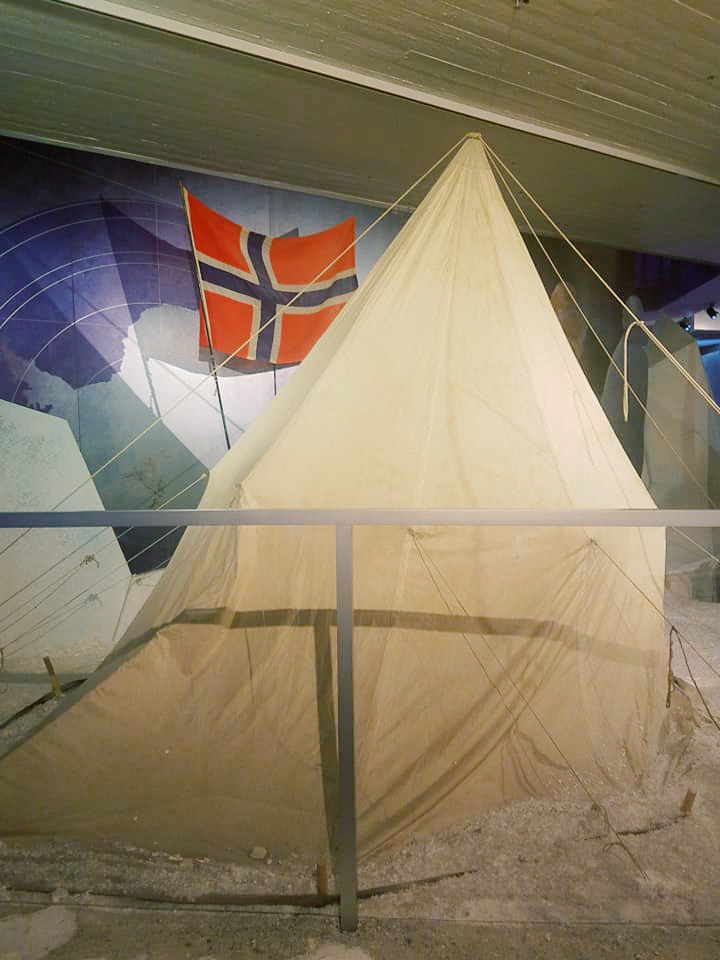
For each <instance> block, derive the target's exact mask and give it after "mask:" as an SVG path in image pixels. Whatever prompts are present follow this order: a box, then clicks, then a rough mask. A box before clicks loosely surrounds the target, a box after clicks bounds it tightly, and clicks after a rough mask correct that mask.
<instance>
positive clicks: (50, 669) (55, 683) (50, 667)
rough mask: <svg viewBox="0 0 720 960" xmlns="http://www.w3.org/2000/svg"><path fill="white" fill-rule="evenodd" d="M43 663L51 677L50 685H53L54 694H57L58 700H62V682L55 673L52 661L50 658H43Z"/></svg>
mask: <svg viewBox="0 0 720 960" xmlns="http://www.w3.org/2000/svg"><path fill="white" fill-rule="evenodd" d="M43 663H44V664H45V669H46V670H47V672H48V675H49V677H50V683H51V684H52V688H53V693H54V694H55V699H56V700H62V698H63V692H62V687H61V686H60V681H59V680H58V675H57V674H56V673H55V667H54V666H53V665H52V660H51V659H50V657H43Z"/></svg>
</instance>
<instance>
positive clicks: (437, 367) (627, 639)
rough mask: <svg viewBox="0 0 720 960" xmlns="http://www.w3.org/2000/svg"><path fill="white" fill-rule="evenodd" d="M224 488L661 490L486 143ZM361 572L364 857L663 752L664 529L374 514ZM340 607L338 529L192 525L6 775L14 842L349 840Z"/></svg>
mask: <svg viewBox="0 0 720 960" xmlns="http://www.w3.org/2000/svg"><path fill="white" fill-rule="evenodd" d="M201 506H204V507H238V508H249V507H261V506H263V507H360V508H362V507H540V508H571V507H651V506H653V504H652V501H651V499H650V497H649V495H648V494H647V492H646V490H645V488H644V486H643V484H642V481H641V480H640V478H639V477H638V475H637V473H636V472H635V471H634V470H633V468H632V466H631V465H630V463H629V461H628V460H627V457H626V455H625V453H624V452H623V450H622V448H621V446H620V444H619V442H618V440H617V439H616V437H615V435H614V434H613V431H612V429H611V427H610V425H609V423H608V421H607V419H606V418H605V416H604V414H603V412H602V410H601V408H600V406H599V404H598V402H597V400H596V398H595V396H594V395H593V393H592V391H591V389H590V387H589V385H588V383H587V381H586V379H585V377H584V375H583V374H582V371H581V369H580V367H579V365H578V363H577V360H576V359H575V357H574V355H573V352H572V349H571V348H570V346H569V344H568V342H567V339H566V337H565V335H564V333H563V331H562V329H561V327H560V324H559V322H558V320H557V318H556V316H555V313H554V311H553V308H552V306H551V304H550V302H549V299H548V297H547V295H546V293H545V291H544V289H543V287H542V284H541V282H540V279H539V277H538V275H537V273H536V271H535V269H534V267H533V265H532V262H531V260H530V257H529V255H528V253H527V251H526V248H525V244H524V242H523V240H522V238H521V236H520V234H519V232H518V230H517V228H516V226H515V224H514V222H513V220H512V218H511V216H510V214H509V212H508V210H507V207H506V206H505V203H504V201H503V200H502V197H501V195H500V192H499V190H498V187H497V185H496V183H495V180H494V178H493V175H492V172H491V171H490V169H489V166H488V163H487V159H486V155H485V152H484V149H483V146H482V143H481V142H480V141H479V140H478V139H471V140H469V141H467V142H466V143H465V145H464V146H463V147H462V149H461V150H460V152H459V153H458V155H457V156H456V158H455V159H454V160H453V161H452V163H450V165H449V166H448V168H447V169H446V171H445V172H444V174H443V175H442V176H441V178H440V179H439V181H438V183H437V184H436V185H435V187H434V188H433V189H432V191H431V192H430V193H429V195H428V196H427V198H426V199H425V200H424V202H423V203H422V204H421V206H420V207H419V208H418V210H417V212H416V213H415V214H414V215H413V217H412V218H411V219H410V221H409V222H408V224H407V225H406V226H405V228H404V229H403V231H402V232H401V234H400V235H399V236H398V238H397V239H396V240H395V241H394V243H393V244H392V245H391V247H390V248H389V249H388V251H387V253H386V254H385V255H384V257H383V258H382V259H381V261H380V262H379V263H378V265H377V266H376V268H375V269H374V271H373V272H372V273H371V275H370V276H369V278H368V279H367V281H366V282H365V284H364V285H363V286H362V288H361V289H360V290H359V291H358V292H357V293H356V294H355V296H354V298H353V299H352V300H351V302H350V303H349V305H348V306H347V307H346V308H345V309H344V310H343V312H342V313H341V314H340V316H339V317H338V319H337V320H336V322H335V323H334V324H333V326H332V327H331V328H330V329H329V330H328V332H327V333H326V334H325V336H324V337H323V338H322V339H321V340H320V341H319V343H318V344H317V346H316V347H315V349H314V350H313V351H312V353H311V354H310V355H309V357H308V358H307V359H306V360H305V361H304V363H303V364H302V365H301V367H300V369H299V371H298V372H297V374H296V375H295V377H294V378H293V379H292V380H291V381H290V383H289V384H288V385H287V386H286V387H285V388H284V389H283V391H282V392H281V393H280V394H279V395H278V397H277V398H276V400H274V401H273V403H272V404H271V405H270V407H269V408H268V409H267V411H266V412H265V413H264V414H263V415H262V416H261V417H260V418H259V419H258V420H257V421H256V422H255V423H254V424H253V426H252V427H251V428H250V429H249V430H248V432H247V433H246V434H245V435H244V436H243V438H242V439H241V440H240V441H239V442H238V443H237V444H236V445H235V447H233V449H232V450H231V451H230V452H229V453H228V454H227V455H226V456H225V457H224V459H223V460H222V461H221V462H220V463H219V464H218V465H217V467H216V468H215V469H214V470H213V471H212V473H211V477H210V482H209V485H208V488H207V491H206V494H205V496H204V499H203V501H202V504H201ZM354 562H355V585H354V586H355V606H356V630H355V686H356V744H357V780H358V786H357V789H358V818H359V819H358V825H359V845H360V850H361V853H368V852H370V851H373V850H376V849H378V848H379V847H381V846H383V845H385V844H387V843H389V842H392V841H393V840H395V839H397V838H400V837H402V836H405V835H407V834H408V832H409V831H418V830H430V829H435V828H438V827H442V826H446V825H448V824H451V823H454V822H460V821H462V820H464V819H465V818H468V817H470V816H472V815H473V814H475V813H477V812H478V811H480V810H481V809H483V808H486V807H488V806H491V805H497V804H502V803H505V802H508V801H510V800H513V799H515V798H519V797H523V796H527V795H528V794H546V795H547V794H552V793H553V792H557V791H560V790H564V789H566V788H567V787H568V786H569V785H571V784H573V785H574V786H575V787H576V786H577V785H576V783H575V781H574V780H573V777H572V775H571V774H570V772H569V770H568V764H571V765H572V767H573V769H574V770H575V771H576V772H577V773H578V774H579V775H580V776H581V777H582V778H583V779H584V781H585V782H586V783H588V784H591V785H592V787H593V789H600V787H601V786H602V785H607V784H611V783H618V782H626V781H628V780H633V779H635V778H636V777H637V776H639V775H640V773H641V772H642V771H643V770H644V769H645V768H646V767H647V766H648V764H649V763H650V762H651V761H652V758H653V754H654V751H655V747H656V741H657V737H658V732H659V725H660V722H661V719H662V713H663V709H664V683H665V680H666V673H667V669H666V663H665V659H664V650H663V633H662V622H661V618H660V616H659V615H658V613H657V612H656V610H655V609H654V608H653V605H652V604H655V605H656V606H658V607H660V606H661V605H662V584H663V574H664V531H662V530H647V531H641V530H637V529H629V530H627V529H622V530H621V529H615V530H599V529H598V530H584V529H577V528H565V529H562V530H545V529H542V528H534V529H516V528H504V529H503V528H494V529H490V528H488V529H481V528H473V529H468V528H451V527H446V528H418V529H417V530H410V529H406V528H389V529H385V528H364V529H358V530H357V531H356V536H355V549H354ZM628 575H629V576H631V577H632V579H633V580H634V582H635V584H636V585H633V584H631V583H630V582H629V581H628V579H627V576H628ZM638 588H639V589H638ZM639 590H641V591H642V592H643V593H644V594H645V596H646V597H648V598H649V599H650V601H651V603H650V602H648V600H647V599H645V598H644V597H643V596H642V594H641V593H640V592H639ZM334 606H335V583H334V541H333V534H332V530H329V529H323V528H313V529H310V528H252V527H238V528H217V527H215V528H204V529H203V528H192V529H191V530H189V531H188V532H187V533H186V534H185V536H184V537H183V540H182V542H181V544H180V546H179V548H178V550H177V552H176V554H175V556H174V557H173V560H172V562H171V564H170V566H169V568H168V570H167V571H166V573H165V574H164V576H163V578H162V580H161V581H160V583H159V585H158V587H157V588H156V589H155V591H154V592H153V594H152V595H151V597H150V599H149V600H148V602H147V603H146V605H145V607H144V608H143V610H142V611H141V613H140V614H139V616H138V617H137V618H136V620H135V621H134V623H133V624H132V625H131V627H130V628H129V630H128V632H127V634H126V636H125V638H124V640H123V642H122V644H121V649H119V650H118V653H117V656H116V658H115V659H114V660H113V661H111V662H110V663H108V665H107V666H106V667H105V668H104V669H103V671H101V673H100V674H99V675H98V677H97V679H96V681H95V682H94V684H93V686H92V689H90V690H89V691H88V692H86V693H85V695H84V696H83V697H82V698H81V699H79V701H78V702H77V703H75V704H74V705H73V706H72V707H70V709H68V710H66V711H65V712H64V713H63V714H62V715H61V716H60V717H59V718H58V719H56V720H55V721H54V722H53V723H51V724H49V725H47V726H46V727H44V728H42V729H41V730H40V731H39V732H38V733H36V734H35V735H34V736H33V737H32V738H31V739H29V740H28V741H27V742H25V743H24V744H22V745H21V746H20V747H19V748H18V749H16V750H15V751H14V752H13V753H11V754H10V755H8V756H7V757H6V758H5V759H4V760H3V761H2V762H1V763H0V809H1V810H2V814H0V817H1V827H0V830H1V831H2V832H5V833H7V832H12V833H33V832H42V833H45V834H47V833H57V834H62V835H73V836H80V837H87V838H91V839H92V838H94V839H97V838H98V837H101V838H105V839H122V840H125V841H130V842H133V843H137V844H141V845H145V846H147V845H149V844H151V843H158V844H160V845H161V846H163V847H165V848H169V849H174V850H178V851H180V852H185V853H199V852H204V853H215V854H220V855H222V854H226V855H231V854H233V853H236V852H237V851H238V850H239V849H242V848H245V849H247V848H248V847H249V846H252V845H254V844H260V845H262V846H265V847H266V848H267V849H269V850H272V851H275V852H279V851H283V850H287V849H288V848H292V849H293V850H296V851H300V852H301V853H303V854H305V855H307V856H308V857H311V858H318V857H321V856H324V855H326V852H327V849H328V844H330V845H332V830H333V824H334V818H335V790H336V757H335V754H336V742H335V736H336V733H335V707H334V696H333V686H334V662H333V653H332V649H333V644H332V641H333V638H334V633H335V629H334ZM548 733H549V734H551V735H552V738H553V740H554V744H553V742H552V741H551V740H550V739H549V737H548ZM559 750H560V751H562V754H561V753H559V752H558V751H559ZM30 797H32V802H28V800H29V798H30Z"/></svg>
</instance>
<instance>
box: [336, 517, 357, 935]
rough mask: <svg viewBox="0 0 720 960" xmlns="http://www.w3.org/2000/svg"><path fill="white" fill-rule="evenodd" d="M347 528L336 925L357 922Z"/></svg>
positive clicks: (340, 632) (340, 559)
mask: <svg viewBox="0 0 720 960" xmlns="http://www.w3.org/2000/svg"><path fill="white" fill-rule="evenodd" d="M352 530H353V528H352V526H349V525H348V526H340V525H338V526H337V527H336V528H335V578H336V579H335V585H336V590H337V671H338V683H337V686H338V830H337V866H336V873H337V885H338V893H339V894H340V929H341V930H343V931H345V932H352V931H353V930H356V929H357V925H358V900H357V824H356V818H355V724H354V712H355V710H354V700H353V564H352Z"/></svg>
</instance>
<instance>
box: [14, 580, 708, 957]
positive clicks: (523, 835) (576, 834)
mask: <svg viewBox="0 0 720 960" xmlns="http://www.w3.org/2000/svg"><path fill="white" fill-rule="evenodd" d="M667 610H668V616H669V617H670V619H671V620H672V621H673V622H674V623H675V624H676V625H677V627H678V628H679V629H680V631H681V632H682V633H684V634H685V635H686V636H687V637H688V639H689V640H690V641H691V642H692V644H693V645H694V647H695V648H696V649H697V651H698V652H699V653H700V654H701V655H702V657H704V658H705V661H707V662H704V661H703V660H702V659H701V658H700V657H699V656H698V655H697V654H696V653H694V652H693V651H692V650H688V657H689V660H690V665H691V667H692V669H693V673H694V674H695V677H696V680H697V682H698V685H699V687H700V690H701V692H702V694H703V696H704V697H705V699H706V701H707V704H708V705H709V707H710V709H711V711H712V712H713V714H714V715H715V716H716V717H720V606H719V605H717V604H709V603H699V602H697V601H689V600H685V599H682V598H680V597H678V596H669V597H668V604H667ZM673 667H674V672H675V673H676V675H678V676H679V677H680V678H685V679H688V675H687V669H686V666H685V663H684V662H683V659H682V655H681V653H680V651H679V650H677V643H676V652H675V657H674V661H673ZM683 689H687V690H688V691H689V692H688V693H687V694H685V693H683ZM688 698H690V699H692V700H693V703H694V707H695V709H694V711H690V710H689V709H688V704H689V700H688ZM0 702H1V701H0ZM47 710H52V705H50V706H46V707H44V708H43V710H42V711H37V712H38V714H39V713H40V712H46V711H47ZM703 713H704V711H703V707H702V704H701V702H700V700H699V697H698V696H697V694H696V693H695V692H694V690H692V689H690V688H689V687H688V688H686V687H682V688H681V689H678V690H676V692H675V694H674V702H673V709H672V711H671V715H672V717H673V722H672V729H671V730H670V737H669V739H670V741H671V743H672V746H673V753H672V759H671V758H670V755H668V757H667V758H665V759H664V760H661V762H660V763H659V765H658V770H657V772H656V775H655V776H654V777H653V778H651V779H649V780H648V781H647V782H646V783H645V784H644V785H643V786H642V788H638V789H636V790H634V791H632V792H624V793H622V794H618V795H615V796H610V797H607V796H604V797H603V798H602V800H603V807H604V810H605V811H606V813H607V819H606V816H605V813H604V812H603V810H601V809H599V808H598V807H595V806H593V804H592V803H591V801H590V800H589V799H584V798H583V799H574V800H572V801H562V802H559V801H550V800H539V799H532V800H528V801H525V802H522V803H517V804H514V805H512V806H509V807H506V808H503V809H500V810H495V811H490V812H488V813H485V814H483V815H482V816H480V817H478V818H477V819H476V820H474V821H473V822H471V823H467V824H463V825H462V826H458V828H457V829H455V830H452V831H448V832H446V833H444V834H442V835H439V836H435V837H433V838H432V839H430V840H427V839H425V840H416V841H412V842H410V843H408V844H406V845H405V846H403V847H401V848H398V849H395V850H393V851H392V852H391V853H388V854H386V855H384V856H382V857H379V858H377V859H375V860H372V861H370V862H366V863H364V864H362V865H361V868H360V877H359V880H360V887H361V889H363V890H366V891H367V890H371V889H374V888H378V887H379V888H387V887H390V888H391V889H390V890H389V891H388V892H384V893H378V894H376V895H374V896H367V897H365V898H364V899H362V900H361V902H360V918H361V919H360V926H359V929H358V932H357V933H356V934H353V935H343V934H340V933H339V931H338V926H337V908H336V907H335V906H329V907H325V908H323V909H312V908H310V907H308V906H307V905H300V906H299V905H297V904H295V905H292V904H287V903H286V904H282V903H281V904H280V905H275V906H262V905H259V904H257V900H258V899H261V898H262V897H263V896H264V895H272V896H274V897H275V898H276V899H277V898H278V897H289V896H297V895H303V894H305V895H311V894H314V893H315V892H316V885H315V876H314V871H313V866H312V865H310V864H304V863H302V862H300V861H299V860H298V859H295V858H292V857H290V858H287V859H285V860H278V859H277V858H276V857H274V856H273V852H272V851H268V853H267V856H266V858H265V859H264V860H262V861H258V860H255V859H253V858H251V857H250V856H249V851H247V852H244V853H242V854H241V855H240V856H238V857H236V858H235V861H234V862H232V863H228V862H222V863H221V862H217V861H211V860H207V859H205V860H203V859H193V860H190V859H183V858H181V857H179V856H177V855H174V854H172V853H171V852H166V851H160V850H140V849H136V848H127V847H121V846H118V845H108V846H107V847H105V848H103V849H97V848H96V849H88V848H87V847H84V846H82V845H80V844H74V843H70V842H67V841H58V840H54V839H53V838H35V839H31V840H28V839H20V838H5V840H4V842H2V844H1V845H0V884H2V890H1V891H0V918H2V917H4V919H0V958H3V960H9V958H12V960H36V958H37V960H40V958H43V957H45V956H48V957H50V960H69V958H71V957H72V958H73V960H111V958H112V960H116V958H117V960H179V958H187V960H225V958H229V957H233V958H246V960H250V958H252V960H261V958H278V960H406V958H408V960H409V958H411V957H418V958H421V960H426V958H427V960H429V958H436V957H439V958H443V957H448V958H450V957H462V958H486V957H487V958H492V957H497V958H500V957H503V958H504V957H518V958H525V957H538V958H540V957H545V958H561V960H565V958H567V960H569V958H583V957H586V958H589V960H594V958H599V957H622V958H625V957H628V958H632V960H650V958H660V957H662V958H674V957H678V958H692V960H694V958H699V957H703V958H704V957H711V958H712V957H717V958H720V792H719V791H718V774H719V772H720V731H718V730H717V729H716V727H715V726H714V725H713V724H712V723H711V722H710V721H709V720H707V719H705V718H704V717H703ZM32 722H34V721H33V720H32V718H27V717H26V718H23V721H21V722H20V723H19V727H21V728H24V729H27V726H28V724H30V723H32ZM3 732H4V733H5V741H6V743H9V742H11V740H12V738H13V737H14V736H16V735H17V732H16V731H13V730H11V729H8V730H6V731H3ZM688 790H692V791H693V792H694V793H695V794H696V798H695V802H694V805H693V806H692V810H691V812H690V813H689V814H688V815H686V816H683V815H682V814H681V810H680V808H681V804H682V802H683V799H684V798H685V796H686V794H687V791H688ZM608 823H609V824H611V825H612V828H613V829H614V831H615V832H614V833H613V830H612V829H611V828H610V827H609V826H608ZM229 829H231V825H229ZM448 874H455V876H447V875H448ZM444 875H445V876H444ZM438 878H440V879H438ZM429 879H432V882H427V881H428V880H429ZM414 881H421V882H414ZM392 888H394V889H392ZM252 900H255V901H256V902H255V905H250V903H251V901H252ZM213 901H214V902H213Z"/></svg>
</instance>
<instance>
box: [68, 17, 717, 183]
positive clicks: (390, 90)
mask: <svg viewBox="0 0 720 960" xmlns="http://www.w3.org/2000/svg"><path fill="white" fill-rule="evenodd" d="M53 2H57V3H61V4H62V5H65V6H71V7H78V8H80V9H82V10H87V11H90V12H93V13H98V14H104V15H106V16H109V17H114V18H116V19H120V20H126V21H129V22H131V23H134V24H137V25H139V26H145V27H150V28H152V29H155V30H160V31H162V32H164V33H169V34H173V35H175V36H179V37H183V38H185V39H189V40H196V41H199V42H202V43H207V44H211V45H212V46H216V47H221V48H223V49H225V50H234V51H237V52H238V53H244V54H247V55H250V56H253V57H259V58H261V59H263V60H268V61H271V62H274V63H279V64H282V65H283V66H286V67H295V68H297V69H299V70H305V71H307V72H310V73H315V74H319V75H320V76H323V77H329V78H332V79H335V80H341V81H344V82H346V83H351V84H353V85H355V86H360V87H365V88H367V89H369V90H376V91H378V92H382V93H387V94H390V95H392V96H396V97H400V98H402V99H405V100H412V101H414V102H415V103H421V104H425V105H427V106H431V107H437V108H439V109H440V110H445V111H448V112H450V113H454V114H459V115H461V116H465V117H470V118H472V119H476V120H482V121H486V122H489V123H494V124H498V125H499V126H502V127H508V128H510V129H512V130H519V131H522V132H524V133H529V134H533V135H535V136H539V137H544V138H546V139H548V140H555V141H557V142H558V143H564V144H568V145H570V146H574V147H580V148H581V149H584V150H590V151H592V152H594V153H598V154H602V155H604V156H608V157H615V158H617V159H619V160H628V161H630V162H631V163H637V164H640V165H641V166H644V167H650V168H652V169H654V170H661V171H663V172H665V173H674V174H678V175H679V176H682V177H688V178H690V179H692V180H698V181H700V182H702V183H708V184H712V185H714V186H720V180H718V179H715V178H713V177H708V176H707V175H706V174H703V173H700V172H698V171H696V170H691V169H688V168H686V167H682V166H678V165H677V164H673V163H668V162H665V161H663V160H659V159H658V158H656V157H650V156H646V155H645V154H640V153H636V152H634V151H632V150H627V149H624V148H622V147H618V146H617V145H614V144H609V143H604V142H602V141H599V140H593V139H591V138H589V137H585V136H582V135H579V134H573V133H569V132H567V131H563V130H559V129H557V128H555V127H551V126H547V125H545V124H542V123H533V122H531V121H527V120H521V119H519V118H517V117H511V116H507V115H505V114H501V113H496V112H495V111H493V110H485V109H483V108H481V107H478V106H477V105H475V104H471V103H464V102H462V101H459V100H455V99H452V98H450V97H443V96H439V95H437V94H434V93H430V92H428V91H425V90H421V89H418V88H416V87H412V86H410V85H408V84H403V83H397V82H395V81H393V80H388V79H386V78H384V77H379V76H373V75H371V74H366V73H362V72H360V71H357V70H352V69H349V68H347V67H341V66H338V65H336V64H332V63H325V62H323V61H322V60H318V59H316V58H314V57H308V56H304V55H302V54H296V53H291V52H289V51H287V50H278V49H276V48H274V47H270V46H267V45H265V44H260V43H255V42H253V41H250V40H245V39H243V38H241V37H236V36H232V35H230V34H227V33H220V32H219V31H216V30H208V29H206V28H204V27H200V26H198V25H196V24H189V23H183V22H182V21H180V20H176V19H173V18H171V17H166V16H162V15H160V14H155V13H150V12H148V11H144V10H138V9H136V8H134V7H130V6H127V5H125V4H123V3H116V2H114V0H53Z"/></svg>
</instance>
